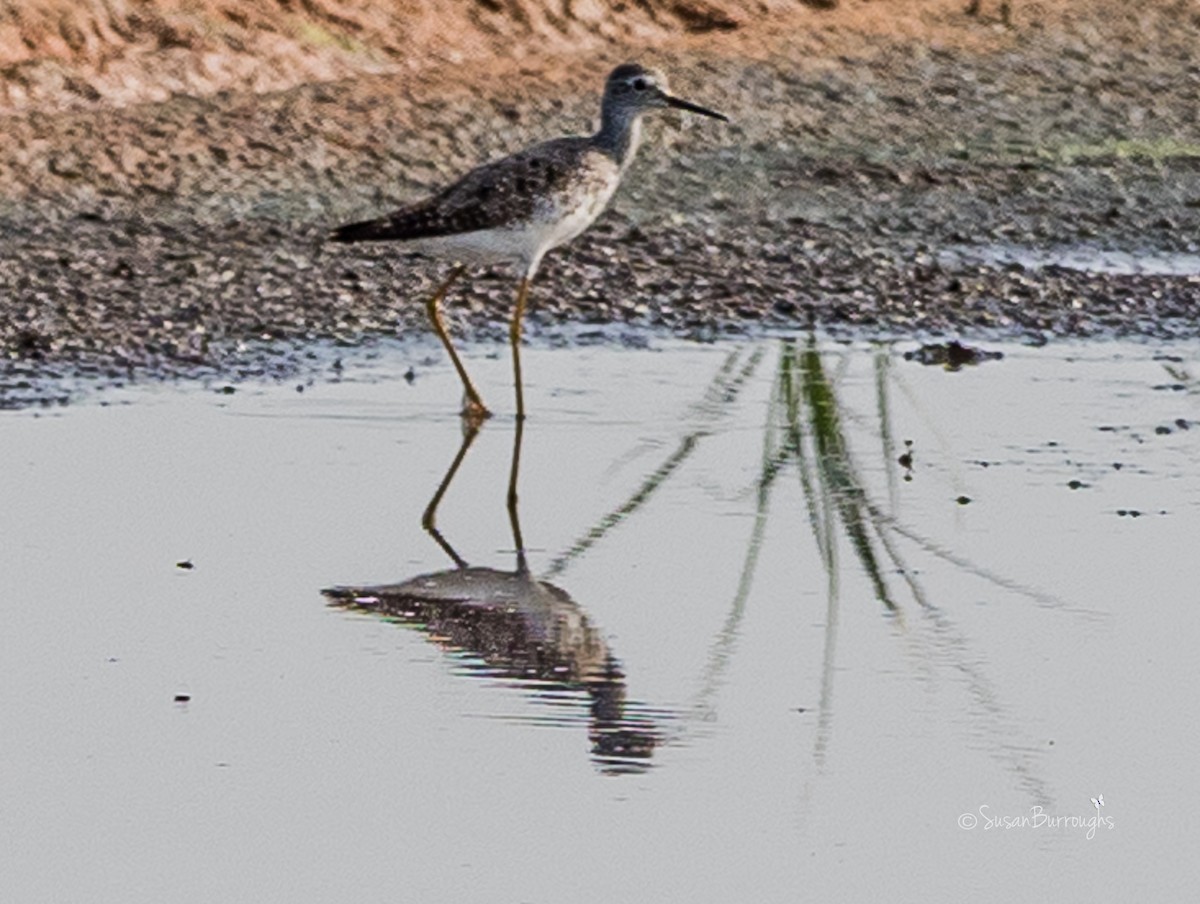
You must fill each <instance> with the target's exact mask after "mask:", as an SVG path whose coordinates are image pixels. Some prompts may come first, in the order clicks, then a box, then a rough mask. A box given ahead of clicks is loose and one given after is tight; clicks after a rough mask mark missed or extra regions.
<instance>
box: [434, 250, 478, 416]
mask: <svg viewBox="0 0 1200 904" xmlns="http://www.w3.org/2000/svg"><path fill="white" fill-rule="evenodd" d="M462 272H463V268H462V267H461V266H460V267H455V268H454V270H453V271H451V273H450V276H449V278H448V279H447V280H446V281H445V282H444V283H442V285H441V288H439V289H438V290H437V291H436V292H434V293H433V297H432V298H430V299H429V301H427V302H425V310H426V311H427V312H428V313H429V320H430V322H431V323H432V324H433V329H434V332H436V333H437V334H438V338H439V339H441V340H442V345H444V346H446V351H447V352H449V354H450V360H451V361H452V362H453V363H454V369H455V370H456V371H458V377H459V379H460V380H462V384H463V391H464V392H465V393H466V394H467V401H466V402H465V403H464V405H463V410H462V414H463V417H465V418H469V419H470V420H472V421H480V420H483V419H484V418H486V417H490V416H491V412H490V411H488V410H487V406H485V405H484V404H483V399H481V398H480V397H479V393H478V392H477V391H476V390H475V385H474V384H473V383H472V382H471V378H470V377H468V376H467V369H466V368H465V367H463V363H462V361H461V360H460V359H459V357H458V352H456V351H455V350H454V345H453V344H451V342H450V334H449V333H448V332H446V325H445V323H443V322H442V307H441V305H442V299H444V298H445V297H446V293H447V292H449V291H450V287H451V286H452V285H454V283H455V282H456V281H457V280H458V278H459V277H460V276H462Z"/></svg>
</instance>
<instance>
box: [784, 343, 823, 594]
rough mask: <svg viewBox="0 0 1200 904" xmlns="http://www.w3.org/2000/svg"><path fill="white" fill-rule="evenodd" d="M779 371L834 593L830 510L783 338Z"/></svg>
mask: <svg viewBox="0 0 1200 904" xmlns="http://www.w3.org/2000/svg"><path fill="white" fill-rule="evenodd" d="M780 372H781V374H782V380H781V390H782V392H783V406H784V411H785V412H786V414H787V449H788V450H789V451H790V452H791V453H792V454H793V455H795V457H796V463H797V465H798V466H799V472H800V487H801V489H802V490H803V491H804V502H805V506H806V507H807V509H808V523H809V526H810V527H811V528H812V532H813V537H814V539H815V540H816V543H817V551H818V552H819V553H820V554H821V562H822V564H823V565H824V566H825V573H826V575H827V577H828V579H829V592H830V593H831V594H834V595H836V593H837V567H836V558H835V547H834V544H833V519H832V515H833V512H832V510H831V508H830V506H829V504H828V503H829V500H828V499H827V498H826V497H825V496H824V495H822V494H819V493H817V491H816V481H815V479H814V477H815V475H814V465H813V462H812V459H811V458H810V457H809V455H808V450H807V447H806V444H805V442H804V434H803V430H802V426H801V425H802V423H803V422H802V419H801V417H800V403H801V399H802V395H801V390H800V388H799V384H800V382H801V378H800V363H799V359H798V358H797V356H796V343H795V342H794V341H792V340H785V342H784V344H783V353H782V355H781V356H780Z"/></svg>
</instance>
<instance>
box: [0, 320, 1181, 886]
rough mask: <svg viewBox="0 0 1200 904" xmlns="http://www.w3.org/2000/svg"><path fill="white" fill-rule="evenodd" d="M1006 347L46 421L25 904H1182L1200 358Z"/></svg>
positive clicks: (808, 356) (9, 447) (700, 358)
mask: <svg viewBox="0 0 1200 904" xmlns="http://www.w3.org/2000/svg"><path fill="white" fill-rule="evenodd" d="M909 347H910V348H911V346H909ZM996 348H997V349H998V350H1001V351H1003V352H1004V357H1003V359H1002V360H995V361H987V362H985V363H983V364H982V365H980V366H977V367H969V368H966V369H963V370H961V371H959V372H948V371H946V370H943V369H940V368H936V367H927V366H922V365H920V364H917V363H914V362H911V361H906V360H905V359H904V358H903V356H902V354H901V352H902V351H903V350H904V348H900V349H891V348H882V347H872V346H866V345H853V346H841V345H835V344H832V343H821V344H815V345H814V344H812V343H810V341H809V339H807V338H806V337H798V338H796V339H795V340H791V341H787V340H763V341H759V342H753V343H746V344H741V345H724V344H716V345H711V346H695V345H685V344H678V343H673V342H660V341H658V340H651V342H650V347H649V348H643V349H636V350H630V349H614V348H613V347H611V346H606V347H592V348H578V349H570V350H548V349H538V348H533V349H530V350H529V351H528V352H527V354H526V361H525V363H526V371H527V379H528V384H527V392H526V398H527V403H528V406H529V409H530V411H531V412H532V416H531V418H530V419H529V420H528V422H527V423H526V425H525V427H524V430H523V431H522V434H521V435H520V436H519V437H518V435H517V431H516V428H515V424H514V423H513V421H512V419H511V417H509V416H506V415H505V412H506V411H509V410H511V407H512V406H511V400H510V396H509V387H508V374H509V370H508V368H509V364H508V362H507V360H506V358H505V357H504V356H498V357H497V356H494V355H490V354H489V352H490V350H489V349H488V348H477V349H476V350H475V352H474V354H473V355H472V356H471V360H470V366H471V368H472V370H473V372H474V373H475V374H476V375H477V378H478V382H479V384H480V386H481V389H482V391H483V393H484V396H485V398H486V399H487V400H488V401H489V402H490V403H491V404H492V406H493V407H494V408H495V409H496V410H498V411H499V412H500V414H499V415H498V416H497V417H495V418H493V419H492V420H491V421H490V422H488V423H486V424H485V425H484V427H483V429H482V430H481V431H480V432H479V433H478V435H477V436H473V437H472V436H469V435H468V436H464V433H463V431H462V430H461V428H460V424H459V421H458V418H457V417H456V416H455V415H454V413H453V407H454V403H455V402H456V401H457V399H458V389H457V383H456V378H455V376H454V374H453V371H451V370H450V368H449V367H448V365H447V364H446V363H445V362H444V361H442V360H440V359H439V358H437V357H436V355H434V353H433V351H432V346H421V347H419V348H417V347H415V346H414V347H407V348H405V349H391V350H389V351H387V352H386V353H385V354H382V355H381V356H379V357H377V358H375V359H369V358H367V357H365V356H364V357H361V358H356V359H347V362H346V367H345V370H344V371H343V373H344V376H343V379H342V380H341V381H340V382H334V383H316V384H315V385H311V386H308V387H307V388H306V390H305V391H304V392H303V393H298V392H296V390H295V387H294V386H280V387H262V386H254V385H244V386H241V387H239V388H238V390H237V391H236V392H235V393H233V394H232V395H226V394H220V393H217V392H214V391H213V389H214V387H208V388H205V389H201V388H198V387H192V388H175V387H169V386H148V387H145V388H141V389H137V388H135V389H131V390H125V391H120V392H107V393H104V394H100V395H97V396H93V397H91V398H88V399H85V400H84V401H82V402H81V403H79V404H76V405H73V406H71V407H69V408H65V409H55V410H48V411H36V412H35V411H25V412H15V413H14V412H5V413H2V414H0V430H2V432H3V437H4V441H3V443H2V444H0V532H2V533H0V535H2V536H3V539H4V542H3V545H2V547H0V607H2V608H3V620H4V630H3V632H0V726H3V730H2V731H0V875H2V876H3V879H2V880H0V882H2V884H3V887H4V893H3V895H2V896H0V897H3V899H4V900H11V901H15V902H60V901H87V902H121V904H129V902H139V901H147V902H149V901H155V902H159V901H171V902H192V901H195V902H212V901H282V900H286V901H291V902H301V901H313V902H326V901H336V900H364V901H376V900H397V901H451V900H462V899H464V898H467V897H469V896H470V897H483V896H486V897H487V899H488V900H492V901H511V902H562V901H575V902H591V901H612V900H624V901H676V900H679V901H693V902H709V901H711V902H724V901H745V900H757V901H767V902H774V901H780V902H784V901H795V900H799V899H801V898H807V897H813V898H816V899H822V900H843V901H860V900H864V901H865V900H877V899H879V896H880V894H881V893H882V894H884V895H885V896H886V897H888V899H889V900H917V899H921V900H933V901H937V900H956V901H962V900H973V901H999V900H1005V901H1011V900H1058V901H1076V900H1078V901H1083V900H1123V899H1129V898H1133V897H1134V896H1143V897H1148V899H1150V900H1169V899H1178V898H1177V895H1178V891H1177V890H1178V889H1181V888H1182V887H1184V885H1185V882H1186V879H1187V876H1188V875H1190V874H1191V873H1190V870H1191V869H1192V868H1191V867H1188V866H1186V865H1185V864H1186V863H1188V862H1189V861H1188V859H1187V858H1186V857H1185V856H1184V854H1185V853H1186V851H1185V841H1187V840H1189V839H1191V838H1193V837H1194V831H1193V830H1192V819H1191V812H1192V808H1191V807H1190V806H1189V804H1188V802H1189V801H1191V800H1192V799H1193V797H1194V794H1195V792H1194V789H1195V788H1196V787H1198V786H1200V775H1198V774H1197V773H1198V771H1200V770H1198V769H1197V766H1196V765H1195V763H1196V758H1195V751H1196V750H1197V749H1198V748H1200V728H1198V727H1197V722H1196V720H1195V719H1194V718H1193V716H1192V711H1193V709H1194V700H1195V674H1196V672H1195V667H1194V661H1195V656H1196V650H1197V649H1200V607H1198V606H1197V605H1196V603H1197V594H1198V590H1197V588H1198V587H1200V559H1198V557H1197V555H1196V553H1195V548H1196V538H1197V536H1200V467H1198V466H1200V347H1196V346H1172V347H1164V346H1156V345H1133V344H1115V343H1107V344H1093V345H1068V344H1060V345H1054V346H1050V347H1047V348H1042V349H1029V348H1023V347H1019V346H996ZM431 355H432V356H433V360H432V361H429V360H427V356H431ZM410 365H412V366H414V368H415V374H416V379H415V380H414V381H412V382H411V383H410V382H408V381H406V380H405V379H403V378H402V375H403V374H404V372H405V371H406V370H407V368H408V367H409V366H410ZM517 439H520V444H519V447H517V444H516V440H517ZM467 440H470V441H469V442H466V441H467ZM464 448H465V452H464V451H463V450H464ZM514 449H517V450H518V451H519V452H520V469H519V504H518V505H517V507H516V508H515V509H513V510H512V512H511V513H510V510H509V508H508V507H507V505H506V497H507V488H508V484H509V479H510V474H511V466H512V457H513V453H514ZM460 453H462V454H461V456H460ZM456 459H457V460H458V461H459V467H458V468H457V470H456V471H455V473H454V475H453V480H452V481H451V482H450V483H449V484H448V486H446V491H445V494H444V496H443V497H442V498H441V499H440V504H439V505H438V507H437V509H436V512H435V513H434V514H435V518H436V528H437V530H438V532H439V533H438V536H437V537H435V536H434V535H433V534H431V533H430V532H428V531H426V530H425V529H423V527H422V514H423V512H425V511H426V508H427V506H428V504H429V503H430V501H431V499H432V498H433V497H434V494H435V491H436V490H437V489H438V488H439V485H444V479H445V477H446V475H447V472H448V471H449V470H450V469H451V468H452V465H453V464H454V462H455V461H456ZM510 514H512V515H515V518H513V517H510ZM514 528H516V529H518V530H520V532H521V536H522V537H523V541H524V545H525V546H526V547H527V554H526V556H525V558H524V559H523V560H521V559H520V558H519V557H518V556H517V554H516V552H515V547H516V545H517V544H516V541H515V540H514ZM439 540H440V542H439ZM185 562H186V563H190V564H191V565H192V566H193V567H192V568H182V567H179V566H178V565H177V563H185ZM177 695H178V696H186V697H189V698H190V699H188V700H186V701H178V702H177V701H176V697H177ZM1100 795H1103V801H1104V803H1103V806H1099V805H1097V803H1094V802H1093V800H1092V799H1093V798H1097V800H1098V799H1099V796H1100ZM1187 848H1189V849H1190V845H1187Z"/></svg>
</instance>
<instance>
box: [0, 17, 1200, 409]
mask: <svg viewBox="0 0 1200 904" xmlns="http://www.w3.org/2000/svg"><path fill="white" fill-rule="evenodd" d="M906 8H907V7H906ZM939 9H940V8H939ZM1039 9H1040V10H1041V11H1042V12H1041V13H1039V15H1040V16H1042V18H1036V17H1033V14H1032V13H1031V14H1030V15H1028V16H1025V17H1024V18H1022V16H1021V15H1020V14H1018V17H1017V20H1016V22H1015V25H1014V26H1013V27H1012V28H1002V27H1000V26H998V25H997V24H996V23H994V22H988V21H983V20H979V19H978V18H977V17H975V18H973V17H966V16H963V15H961V14H951V13H947V12H945V11H944V10H943V11H941V12H940V13H938V14H937V15H933V14H930V15H928V16H925V17H923V18H921V17H918V18H917V19H916V20H914V21H913V22H909V23H908V24H907V26H906V27H905V28H898V29H897V30H896V31H895V32H894V33H888V32H882V31H879V30H871V29H868V28H855V27H853V26H852V25H849V24H843V25H842V26H840V27H836V28H834V27H830V28H828V29H820V28H814V29H812V30H810V31H807V32H803V33H801V32H797V31H796V30H794V29H793V30H791V31H788V32H787V33H783V32H780V31H772V30H770V28H769V27H768V26H765V25H764V26H763V27H762V28H760V29H759V30H758V31H757V32H754V30H753V29H742V30H741V31H739V32H737V33H734V34H733V35H731V36H729V37H721V38H720V39H717V38H714V39H713V43H711V44H709V45H706V46H705V47H704V48H700V47H699V46H697V45H688V46H686V47H676V48H671V47H665V48H658V49H656V51H655V52H654V53H653V54H652V56H653V59H652V60H651V61H652V62H655V63H659V64H661V65H663V66H664V68H666V69H667V70H668V71H669V72H671V74H672V77H673V83H674V84H675V85H677V86H680V87H681V88H682V87H683V86H686V87H687V88H688V91H689V92H690V93H691V94H693V95H696V96H697V97H698V98H699V99H700V100H702V101H704V102H706V103H709V104H711V105H712V106H714V107H717V108H719V109H722V110H724V111H726V112H728V113H729V114H730V115H732V116H733V117H734V120H735V121H734V123H733V125H731V126H729V127H721V128H705V127H700V126H697V125H696V124H694V123H693V124H685V125H683V126H682V128H680V127H677V126H676V125H674V124H672V123H666V124H663V123H657V124H652V126H651V127H650V128H649V129H648V130H647V131H648V141H647V143H646V147H645V148H644V149H643V151H642V156H641V158H640V159H639V160H638V162H637V163H636V164H635V165H634V167H633V169H632V170H631V171H630V173H629V175H628V177H627V184H626V185H625V186H624V187H623V188H622V190H621V191H620V192H619V193H618V195H617V198H616V199H615V201H614V204H613V207H612V209H611V210H610V211H609V212H607V213H606V214H605V215H604V216H603V217H602V219H601V220H600V221H599V222H598V223H597V224H596V225H595V227H593V229H592V230H591V231H589V232H588V233H587V234H585V235H584V236H583V237H582V238H581V239H579V240H578V241H577V242H575V243H574V244H572V245H571V246H569V247H568V248H565V249H560V250H559V251H557V252H555V253H553V254H552V255H551V256H550V257H549V259H548V260H547V262H546V263H545V265H544V268H543V270H542V272H541V273H540V274H539V278H538V280H537V282H536V283H535V286H534V290H533V293H532V296H531V314H530V319H531V331H532V332H533V333H534V334H535V335H536V334H537V333H538V331H539V329H541V330H550V331H553V330H554V329H556V328H557V326H558V325H560V324H564V323H581V324H584V325H597V326H599V325H606V324H614V323H615V324H628V325H632V326H636V327H638V328H652V329H654V330H659V331H664V332H669V333H671V334H674V335H678V336H683V337H689V338H694V339H699V340H708V339H713V338H717V337H719V336H723V335H736V334H741V333H746V332H751V333H752V332H756V331H762V330H771V331H775V330H790V329H798V328H808V327H810V326H814V325H815V326H817V327H819V328H820V329H821V330H823V331H825V332H827V333H829V334H830V335H835V336H836V335H847V336H851V337H868V336H881V337H889V336H896V335H904V336H916V337H925V336H948V335H954V336H962V337H965V338H967V339H970V338H972V337H981V336H1003V337H1010V338H1017V339H1020V340H1023V341H1029V342H1035V343H1042V342H1045V341H1048V340H1052V339H1054V338H1056V337H1119V336H1130V335H1139V336H1146V337H1156V338H1188V337H1194V336H1196V335H1197V334H1200V274H1198V273H1197V272H1195V268H1194V267H1191V268H1190V267H1189V266H1188V265H1187V264H1186V262H1187V261H1189V260H1194V258H1193V257H1192V256H1193V255H1195V254H1196V253H1197V251H1198V245H1197V236H1198V235H1200V130H1198V127H1197V124H1196V121H1195V116H1194V111H1195V109H1196V104H1197V102H1198V99H1200V68H1198V67H1197V66H1196V65H1195V64H1194V61H1191V58H1190V56H1189V55H1188V53H1189V52H1188V49H1187V48H1188V47H1189V46H1195V40H1196V39H1200V22H1197V19H1196V17H1195V16H1189V15H1187V14H1186V13H1187V11H1186V9H1184V10H1182V12H1180V11H1179V10H1175V9H1174V7H1171V6H1170V5H1169V4H1166V5H1163V6H1162V7H1160V8H1155V9H1153V10H1141V11H1137V12H1136V13H1135V12H1130V11H1129V10H1127V9H1125V8H1123V7H1121V6H1120V5H1118V4H1110V3H1097V4H1092V5H1090V6H1089V8H1088V10H1086V11H1072V10H1071V9H1070V7H1069V6H1065V7H1062V8H1060V6H1059V5H1056V4H1043V5H1042V6H1041V7H1039ZM1173 10H1174V11H1173ZM1101 24H1102V25H1103V26H1104V27H1103V28H1100V27H1099V26H1100V25H1101ZM1189 40H1192V43H1191V44H1190V45H1189V43H1188V42H1189ZM630 52H632V51H631V50H630V49H628V48H622V49H620V50H613V51H612V55H613V56H614V58H615V57H616V56H617V55H619V56H620V57H624V56H626V55H628V54H629V53H630ZM608 62H609V61H608V60H604V59H597V60H596V64H595V66H594V67H585V68H586V71H582V70H581V68H580V67H578V66H574V67H570V68H568V67H567V62H566V61H565V60H563V59H558V58H549V59H545V60H541V61H538V62H536V63H528V62H526V63H524V64H522V65H520V66H517V65H516V64H513V65H510V66H508V67H507V68H505V67H504V66H503V65H501V64H500V63H493V64H489V65H487V66H482V67H480V69H481V71H479V72H475V73H474V74H472V73H469V72H465V71H464V67H447V69H446V70H445V71H443V72H440V73H439V72H435V73H431V74H427V75H426V76H424V77H422V78H421V79H412V80H407V81H406V80H401V83H398V82H397V80H396V79H394V78H391V77H369V78H363V79H357V80H352V81H345V82H337V83H326V84H316V85H304V86H300V87H298V88H294V89H291V90H288V91H281V92H277V93H274V94H267V95H250V94H245V95H241V94H236V93H230V92H226V93H222V94H218V95H214V96H212V97H209V98H203V99H200V98H192V97H177V98H175V99H172V100H170V101H167V102H164V103H160V104H151V105H143V106H134V107H127V108H123V109H120V110H112V109H97V110H87V109H84V110H74V111H66V112H62V113H57V114H49V115H38V114H22V115H20V116H11V117H7V118H6V119H5V128H6V132H7V137H8V139H9V140H8V141H7V142H6V145H5V149H4V150H3V151H0V191H2V192H3V196H2V198H0V362H2V363H0V404H3V405H6V406H10V407H11V406H21V405H24V404H29V403H31V402H36V401H39V400H46V399H49V398H54V397H57V396H58V395H61V393H59V391H58V390H57V389H54V388H53V386H60V385H62V383H63V381H71V380H80V379H81V380H83V381H84V382H85V383H86V382H94V381H97V380H99V381H101V382H102V383H111V382H117V381H124V380H128V379H129V378H130V377H134V378H140V377H160V376H162V377H177V376H184V377H187V376H197V375H211V376H215V377H217V378H227V379H237V378H243V377H263V376H266V377H278V378H281V379H284V378H286V379H290V378H292V377H298V376H300V375H303V374H306V373H307V374H311V373H312V372H313V370H314V365H313V364H312V361H311V359H310V356H309V354H308V352H306V351H305V345H306V344H307V343H312V342H314V341H332V342H334V343H337V344H345V345H360V344H362V343H364V342H371V341H374V340H375V339H377V338H381V337H389V336H394V335H397V334H400V335H408V334H412V333H415V332H418V331H424V330H425V329H426V326H425V324H424V322H423V320H424V312H423V309H422V306H421V304H420V303H419V302H420V299H421V298H423V297H424V296H425V295H426V294H427V293H428V292H429V291H430V290H431V287H432V286H433V284H434V281H435V280H436V279H437V278H438V276H439V275H440V269H439V268H438V267H437V266H431V265H430V264H429V263H428V262H421V261H411V260H408V259H405V258H403V257H400V256H398V255H397V253H396V251H395V249H392V248H388V247H378V248H357V247H356V248H352V249H346V248H339V247H332V246H329V245H327V244H326V243H325V241H324V239H325V236H326V235H327V233H328V231H329V229H330V228H331V227H332V226H334V225H336V224H337V223H339V222H344V221H345V220H347V219H350V218H354V217H358V216H363V215H371V214H374V213H378V212H380V211H382V210H386V209H388V208H389V207H391V206H394V205H397V204H400V203H403V202H405V201H409V200H414V199H416V198H419V197H421V196H423V195H424V194H425V193H427V192H428V191H430V190H431V189H433V188H436V187H437V186H439V185H442V184H445V183H446V182H447V181H448V180H449V179H451V178H453V177H454V176H455V175H457V174H459V173H461V172H463V171H465V170H466V169H468V168H469V167H470V166H472V165H474V164H476V163H478V162H481V161H483V160H486V159H491V158H494V157H496V156H498V155H500V154H502V153H505V152H508V151H511V150H514V149H515V148H517V147H520V146H522V145H523V144H526V143H528V142H531V141H535V140H540V139H543V138H547V137H550V136H552V135H555V134H560V133H562V132H580V131H585V130H586V129H587V128H588V124H589V123H590V122H591V120H592V119H593V118H594V116H595V112H596V111H595V104H596V100H595V94H596V90H597V86H598V84H599V79H600V78H601V77H602V75H603V73H604V71H605V70H606V66H607V63H608ZM492 70H495V71H492ZM500 76H502V77H500ZM472 78H474V81H471V79H472ZM547 83H552V84H554V85H555V90H554V91H553V92H549V93H548V92H546V91H545V90H544V85H545V84H547ZM997 248H1001V249H1008V250H1009V251H1011V250H1012V249H1015V253H997V251H996V249H997ZM1105 253H1118V254H1120V255H1124V258H1123V259H1124V260H1127V261H1130V262H1131V263H1130V264H1129V265H1128V266H1122V267H1115V268H1114V267H1112V266H1092V265H1091V263H1089V261H1091V260H1093V259H1096V260H1099V259H1101V258H1102V256H1103V255H1104V254H1105ZM1141 260H1152V261H1160V262H1161V261H1166V262H1167V264H1166V265H1165V266H1157V265H1151V266H1146V267H1141V266H1139V264H1138V262H1139V261H1141ZM1179 262H1183V263H1182V264H1179V265H1176V264H1178V263H1179ZM514 291H515V285H514V281H513V280H512V278H511V276H510V275H509V274H507V273H505V272H503V271H495V272H486V273H482V274H479V275H477V277H476V278H474V279H472V280H471V281H470V282H469V283H467V282H465V281H464V283H463V284H462V285H460V286H459V287H457V288H456V291H455V293H454V295H453V296H452V298H451V299H450V301H449V304H448V309H449V311H448V312H449V315H450V318H451V320H452V322H453V324H454V328H455V329H456V330H457V332H458V333H459V334H460V335H464V336H465V337H468V338H476V339H479V338H488V337H491V336H497V337H498V336H500V335H502V333H503V329H504V322H505V320H506V318H507V314H508V311H509V306H510V304H511V300H512V295H513V293H514ZM47 380H49V381H50V382H45V381H47Z"/></svg>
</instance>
